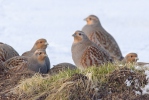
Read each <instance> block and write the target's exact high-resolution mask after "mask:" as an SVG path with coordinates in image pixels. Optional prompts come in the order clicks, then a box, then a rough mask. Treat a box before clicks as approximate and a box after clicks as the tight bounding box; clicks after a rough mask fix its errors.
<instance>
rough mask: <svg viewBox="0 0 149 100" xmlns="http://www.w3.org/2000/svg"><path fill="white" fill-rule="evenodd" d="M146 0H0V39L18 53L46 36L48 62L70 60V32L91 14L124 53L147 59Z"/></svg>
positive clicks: (148, 26)
mask: <svg viewBox="0 0 149 100" xmlns="http://www.w3.org/2000/svg"><path fill="white" fill-rule="evenodd" d="M148 4H149V1H148V0H112V1H111V0H94V1H91V0H90V1H87V0H73V1H72V0H0V42H4V43H7V44H9V45H11V46H12V47H14V48H15V49H16V50H17V51H18V52H19V54H20V55H21V54H22V53H23V52H25V51H28V50H30V49H31V48H32V46H33V45H34V43H35V41H36V40H37V39H40V38H45V39H47V41H48V43H49V46H48V48H47V54H48V56H49V58H50V61H51V65H55V64H57V63H61V62H69V63H73V61H72V58H71V45H72V42H73V37H72V34H73V33H74V32H75V31H76V30H81V29H82V27H83V26H84V25H85V24H86V22H85V21H83V19H84V18H86V17H87V16H88V15H90V14H94V15H96V16H98V17H99V19H100V21H101V24H102V26H103V27H104V28H105V29H106V30H107V31H108V32H109V33H110V34H111V35H112V36H113V37H114V38H115V39H116V41H117V42H118V44H119V46H120V49H121V51H122V53H123V56H125V55H126V54H127V53H129V52H135V53H137V54H138V56H139V61H143V62H149V6H148Z"/></svg>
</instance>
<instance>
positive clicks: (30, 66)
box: [3, 49, 48, 74]
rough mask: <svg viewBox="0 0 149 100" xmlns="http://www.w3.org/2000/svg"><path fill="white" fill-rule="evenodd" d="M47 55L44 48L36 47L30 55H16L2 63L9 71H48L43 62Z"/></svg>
mask: <svg viewBox="0 0 149 100" xmlns="http://www.w3.org/2000/svg"><path fill="white" fill-rule="evenodd" d="M46 57H47V55H46V52H45V50H43V49H38V50H36V51H35V52H34V54H33V55H32V56H31V57H25V56H16V57H13V58H10V59H8V60H7V61H5V62H4V63H3V65H4V66H5V67H6V68H7V70H8V71H9V72H12V73H21V72H24V71H28V70H31V71H34V72H39V73H44V74H46V73H48V67H47V66H46V63H45V58H46Z"/></svg>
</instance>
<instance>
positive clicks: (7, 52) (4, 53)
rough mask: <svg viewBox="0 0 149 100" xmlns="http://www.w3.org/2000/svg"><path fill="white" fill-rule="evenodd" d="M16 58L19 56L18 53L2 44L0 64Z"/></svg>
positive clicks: (0, 43)
mask: <svg viewBox="0 0 149 100" xmlns="http://www.w3.org/2000/svg"><path fill="white" fill-rule="evenodd" d="M14 56H19V54H18V53H17V51H16V50H15V49H14V48H13V47H11V46H9V45H7V44H4V43H2V42H0V62H4V61H6V60H8V59H9V58H12V57H14Z"/></svg>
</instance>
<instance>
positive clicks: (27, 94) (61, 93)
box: [11, 64, 149, 100]
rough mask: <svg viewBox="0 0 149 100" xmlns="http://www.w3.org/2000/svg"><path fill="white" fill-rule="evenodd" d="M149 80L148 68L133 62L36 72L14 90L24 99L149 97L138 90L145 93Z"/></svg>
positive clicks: (95, 99) (135, 99)
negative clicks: (130, 63)
mask: <svg viewBox="0 0 149 100" xmlns="http://www.w3.org/2000/svg"><path fill="white" fill-rule="evenodd" d="M128 83H130V84H129V85H128ZM145 84H147V81H146V76H145V74H144V72H143V71H138V70H135V69H134V67H133V65H123V66H118V65H117V64H107V65H103V66H101V67H94V66H92V67H90V68H88V69H86V70H84V71H80V70H78V69H76V70H69V69H68V70H66V71H63V72H60V73H59V74H56V75H53V76H51V75H40V74H35V75H34V76H32V77H31V78H26V79H22V80H21V81H20V82H19V83H18V85H17V86H16V87H15V88H13V89H11V93H13V94H15V95H17V97H18V98H20V99H21V100H22V99H24V100H98V99H104V100H109V99H110V100H111V99H112V100H120V99H121V100H126V99H128V100H140V98H142V99H143V100H145V99H146V100H147V99H149V96H148V95H136V94H135V91H137V92H139V93H140V94H141V93H142V91H141V89H140V87H143V86H144V85H145ZM127 85H128V86H127Z"/></svg>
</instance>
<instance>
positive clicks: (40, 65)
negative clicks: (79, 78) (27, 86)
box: [0, 15, 148, 74]
mask: <svg viewBox="0 0 149 100" xmlns="http://www.w3.org/2000/svg"><path fill="white" fill-rule="evenodd" d="M85 21H86V22H87V24H86V25H85V26H84V27H83V28H82V31H79V30H78V31H76V32H75V33H74V34H73V35H72V36H73V38H74V41H73V43H72V47H71V52H72V59H73V61H74V64H75V65H72V64H70V63H60V64H57V65H55V66H54V67H53V68H51V69H50V60H49V58H48V56H47V54H46V48H47V46H48V42H47V40H46V39H38V40H37V41H36V42H35V44H34V46H33V47H32V49H31V50H30V51H26V52H24V53H23V54H22V55H21V56H19V54H18V53H17V51H16V50H15V49H14V48H12V47H11V46H9V45H7V44H4V43H2V42H0V67H1V66H3V67H4V68H5V71H6V72H12V73H21V72H25V71H32V72H35V73H36V72H37V73H42V74H46V73H57V72H59V71H61V70H65V69H71V70H72V69H76V68H79V69H81V70H82V69H86V68H87V67H91V66H101V65H102V64H106V63H109V62H111V63H114V62H115V61H122V62H124V63H133V62H137V60H138V56H137V54H136V53H129V54H127V55H126V56H125V57H123V56H122V53H121V50H120V48H119V46H118V44H117V42H116V40H115V39H114V38H113V36H112V35H111V34H109V33H108V32H107V31H106V30H105V29H104V28H103V27H102V25H101V23H100V20H99V18H98V17H97V16H95V15H90V16H88V17H87V18H85ZM141 64H142V63H141ZM147 64H148V63H147Z"/></svg>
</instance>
